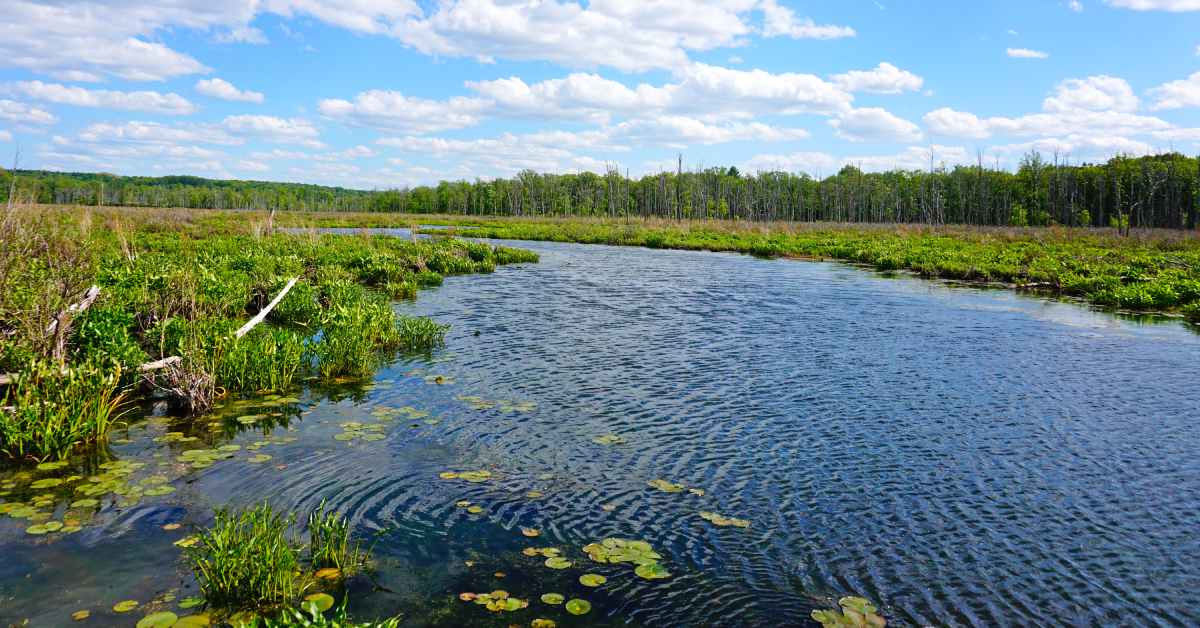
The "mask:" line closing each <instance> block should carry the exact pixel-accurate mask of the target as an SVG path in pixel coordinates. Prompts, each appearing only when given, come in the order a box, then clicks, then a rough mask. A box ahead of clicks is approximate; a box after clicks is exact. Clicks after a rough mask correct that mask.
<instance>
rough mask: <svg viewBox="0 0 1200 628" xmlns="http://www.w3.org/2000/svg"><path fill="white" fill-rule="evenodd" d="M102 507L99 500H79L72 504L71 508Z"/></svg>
mask: <svg viewBox="0 0 1200 628" xmlns="http://www.w3.org/2000/svg"><path fill="white" fill-rule="evenodd" d="M99 505H100V500H98V499H90V498H88V499H77V500H75V501H73V502H71V508H95V507H96V506H99Z"/></svg>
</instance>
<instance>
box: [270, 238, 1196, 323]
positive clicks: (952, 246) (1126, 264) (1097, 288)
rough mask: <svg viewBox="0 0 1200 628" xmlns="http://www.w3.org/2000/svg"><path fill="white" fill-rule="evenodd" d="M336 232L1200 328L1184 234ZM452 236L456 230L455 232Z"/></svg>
mask: <svg viewBox="0 0 1200 628" xmlns="http://www.w3.org/2000/svg"><path fill="white" fill-rule="evenodd" d="M289 219H290V220H295V221H297V222H306V221H315V222H317V223H319V224H322V225H325V226H333V225H338V226H347V227H407V226H409V225H413V224H431V225H453V226H457V227H459V228H458V229H456V230H454V231H453V233H458V234H461V235H470V236H477V237H489V238H504V239H513V240H546V241H555V242H581V243H588V244H612V245H625V246H645V247H651V248H667V249H688V250H708V251H733V252H739V253H747V254H751V255H759V256H764V257H798V258H818V259H830V260H842V261H848V262H855V263H862V264H867V265H869V266H872V267H874V268H876V269H879V270H884V271H888V270H908V271H912V272H915V273H917V274H919V275H921V276H923V277H928V278H941V279H955V280H963V281H976V282H993V283H1003V284H1007V285H1009V286H1010V287H1013V288H1017V289H1022V290H1036V291H1039V292H1045V293H1051V294H1060V295H1066V296H1071V297H1077V298H1080V299H1083V300H1086V301H1088V302H1090V303H1093V304H1095V305H1099V306H1104V307H1111V308H1119V309H1124V310H1134V311H1156V312H1169V313H1181V314H1184V315H1186V316H1188V317H1189V318H1191V319H1192V320H1193V321H1200V237H1198V235H1197V234H1196V233H1192V232H1181V231H1166V230H1154V231H1135V232H1133V233H1132V234H1131V235H1129V236H1122V235H1120V234H1119V233H1118V232H1117V231H1116V230H1110V229H1079V228H1075V229H1072V228H1062V227H1055V228H1003V227H961V226H954V227H949V226H947V227H928V226H919V225H851V224H844V223H770V224H763V223H745V222H732V221H690V222H689V221H684V222H679V221H664V220H653V219H650V220H645V219H615V220H610V219H581V218H574V219H546V218H464V217H461V216H410V215H389V214H341V215H329V214H316V215H314V214H308V215H295V216H289ZM443 233H444V232H443Z"/></svg>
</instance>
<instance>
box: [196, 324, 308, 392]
mask: <svg viewBox="0 0 1200 628" xmlns="http://www.w3.org/2000/svg"><path fill="white" fill-rule="evenodd" d="M216 351H217V355H216V365H215V368H214V369H213V373H214V374H215V376H216V381H217V385H219V386H223V387H224V388H225V389H227V390H229V391H237V392H251V391H280V390H285V389H287V388H290V387H291V386H292V384H294V383H295V381H296V376H297V375H298V374H299V373H300V369H301V368H302V367H303V366H304V364H305V353H304V336H303V335H301V334H299V333H296V332H294V331H291V330H288V329H281V328H277V327H271V326H269V325H259V326H257V327H255V328H254V329H252V330H250V332H249V333H247V334H246V335H245V336H242V337H241V338H233V337H232V336H226V337H223V338H221V339H220V340H219V341H218V345H217V350H216Z"/></svg>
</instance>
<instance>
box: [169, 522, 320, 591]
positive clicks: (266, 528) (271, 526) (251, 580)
mask: <svg viewBox="0 0 1200 628" xmlns="http://www.w3.org/2000/svg"><path fill="white" fill-rule="evenodd" d="M294 522H295V516H293V515H284V514H280V513H276V512H274V511H273V510H272V509H271V506H270V505H268V504H265V503H264V504H262V505H260V506H256V507H254V508H249V509H246V510H241V511H234V510H229V509H225V508H222V509H218V510H217V511H216V513H215V516H214V521H213V524H212V526H211V527H209V528H207V529H205V530H202V531H200V532H199V533H198V534H197V535H196V539H197V541H196V544H195V545H193V546H192V547H189V548H186V552H187V556H188V558H189V559H190V561H191V566H192V573H193V574H194V575H195V577H196V582H197V583H199V585H200V591H201V592H202V593H203V595H204V599H205V601H207V602H208V604H209V605H211V606H214V607H217V608H224V609H247V608H266V607H272V606H279V605H284V604H290V603H292V602H294V601H295V600H296V599H297V598H298V597H299V595H300V594H301V593H302V592H303V591H304V589H305V582H304V581H303V580H302V579H300V578H298V577H297V574H299V573H300V572H301V567H300V550H299V549H298V548H297V547H296V544H295V543H294V542H293V541H292V540H291V539H290V538H289V536H288V529H289V528H290V527H291V526H292V524H293V523H294Z"/></svg>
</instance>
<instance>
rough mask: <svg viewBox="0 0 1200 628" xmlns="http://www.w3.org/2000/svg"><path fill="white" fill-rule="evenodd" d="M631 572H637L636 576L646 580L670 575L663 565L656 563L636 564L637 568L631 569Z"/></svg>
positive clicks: (660, 578) (659, 578)
mask: <svg viewBox="0 0 1200 628" xmlns="http://www.w3.org/2000/svg"><path fill="white" fill-rule="evenodd" d="M633 573H635V574H637V575H638V577H641V578H645V579H646V580H662V579H664V578H670V577H671V572H669V571H667V570H666V568H665V567H663V566H662V565H660V564H658V563H649V564H646V565H638V566H637V569H634V570H633Z"/></svg>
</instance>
